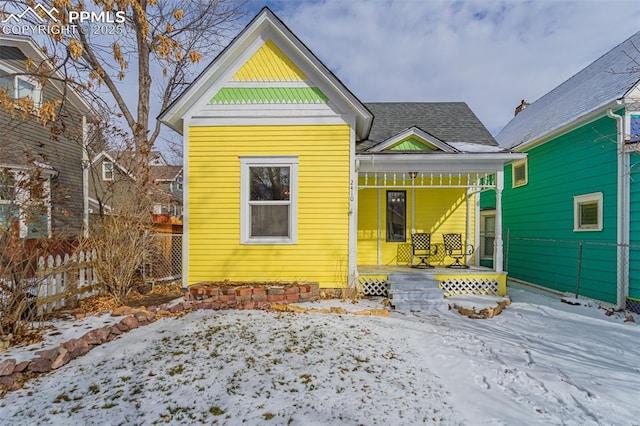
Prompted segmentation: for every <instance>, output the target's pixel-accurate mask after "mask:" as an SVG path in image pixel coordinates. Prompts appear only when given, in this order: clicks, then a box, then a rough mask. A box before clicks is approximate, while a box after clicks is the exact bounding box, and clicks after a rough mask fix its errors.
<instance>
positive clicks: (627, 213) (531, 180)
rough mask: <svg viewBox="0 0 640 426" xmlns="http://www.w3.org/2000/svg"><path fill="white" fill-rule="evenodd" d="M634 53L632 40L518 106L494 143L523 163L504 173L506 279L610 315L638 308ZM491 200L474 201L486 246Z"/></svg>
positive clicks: (639, 110)
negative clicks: (570, 296)
mask: <svg viewBox="0 0 640 426" xmlns="http://www.w3.org/2000/svg"><path fill="white" fill-rule="evenodd" d="M636 46H640V32H638V33H636V34H634V35H633V36H631V37H630V38H629V39H628V40H626V41H624V42H622V43H621V44H620V45H618V46H616V47H615V48H613V49H612V50H610V51H609V52H607V53H606V54H604V55H603V56H602V57H600V58H599V59H597V60H596V61H595V62H593V63H592V64H591V65H589V66H587V67H586V68H585V69H583V70H582V71H580V72H578V73H577V74H576V75H574V76H573V77H571V78H570V79H568V80H567V81H565V82H564V83H562V84H561V85H559V86H558V87H556V88H555V89H553V90H552V91H550V92H549V93H547V94H546V95H544V96H543V97H541V98H540V99H538V100H537V101H535V102H533V103H532V104H531V105H527V104H526V103H524V101H523V105H521V106H520V107H518V108H517V109H516V116H515V117H514V118H513V119H512V120H511V121H510V122H509V123H508V124H507V125H506V126H505V127H504V129H502V130H501V131H500V133H499V134H498V135H497V136H496V139H497V140H498V143H499V144H500V145H501V146H502V147H504V148H509V149H512V150H513V151H515V152H522V153H527V158H526V159H524V160H520V161H517V162H514V163H512V164H509V165H507V166H506V167H505V173H504V176H505V182H504V192H503V194H502V201H503V207H504V210H503V228H502V229H503V239H504V242H505V243H504V244H505V258H504V262H505V265H504V266H505V269H506V270H507V271H508V272H509V276H510V278H512V279H515V280H520V281H524V282H528V283H532V284H536V285H539V286H542V287H545V288H549V289H553V290H557V291H560V292H572V293H573V292H577V293H579V294H580V295H581V296H586V297H590V298H594V299H597V300H601V301H605V302H609V303H612V304H615V305H617V306H618V307H625V306H627V307H629V308H632V309H636V308H638V305H640V303H639V302H640V164H639V163H640V156H639V155H638V152H639V151H640V71H639V70H638V66H637V60H638V59H640V52H639V51H638V49H637V47H636ZM494 198H495V197H494V194H493V193H486V194H483V199H482V200H481V209H482V210H481V212H482V215H481V216H482V219H481V220H482V223H481V232H482V233H483V234H482V235H483V236H484V238H485V240H486V241H487V242H489V243H490V241H491V232H492V231H491V229H492V222H491V221H492V207H493V206H494V201H493V199H494ZM485 245H489V246H490V244H485ZM481 256H482V253H481ZM483 257H484V258H485V260H484V262H489V260H488V258H489V257H490V256H489V255H488V254H486V255H485V256H483Z"/></svg>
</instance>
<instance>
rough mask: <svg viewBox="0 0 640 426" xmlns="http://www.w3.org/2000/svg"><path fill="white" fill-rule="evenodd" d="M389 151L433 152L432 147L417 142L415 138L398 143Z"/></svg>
mask: <svg viewBox="0 0 640 426" xmlns="http://www.w3.org/2000/svg"><path fill="white" fill-rule="evenodd" d="M388 150H389V151H433V147H431V146H430V145H427V144H425V143H424V142H421V141H419V140H418V139H416V138H408V139H405V140H403V141H400V142H398V143H397V144H395V145H393V146H392V147H390V148H388Z"/></svg>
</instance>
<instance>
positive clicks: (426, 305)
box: [392, 299, 444, 311]
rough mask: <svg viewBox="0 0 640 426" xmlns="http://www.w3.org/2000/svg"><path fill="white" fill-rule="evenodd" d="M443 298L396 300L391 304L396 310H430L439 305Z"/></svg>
mask: <svg viewBox="0 0 640 426" xmlns="http://www.w3.org/2000/svg"><path fill="white" fill-rule="evenodd" d="M442 303H444V302H443V299H428V300H413V301H410V302H397V303H396V304H395V305H392V306H393V307H394V308H395V310H396V311H431V310H433V309H434V308H436V307H437V306H440V305H441V304H442Z"/></svg>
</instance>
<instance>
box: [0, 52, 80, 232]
mask: <svg viewBox="0 0 640 426" xmlns="http://www.w3.org/2000/svg"><path fill="white" fill-rule="evenodd" d="M1 61H2V63H4V64H8V65H9V66H11V67H13V68H17V69H20V70H24V69H25V68H24V61H23V60H6V59H5V60H1ZM61 98H62V94H61V93H60V91H59V90H58V89H57V88H56V87H54V86H53V85H52V84H45V85H44V87H43V89H42V99H43V101H53V100H60V99H61ZM0 129H2V132H1V133H0V158H1V161H0V162H2V163H4V164H27V163H31V162H33V161H35V162H38V163H44V164H47V165H49V166H51V167H52V168H53V169H54V170H55V171H56V172H57V176H56V177H54V178H52V179H51V205H52V214H51V230H52V233H53V234H54V235H61V236H64V237H75V236H78V235H79V234H80V233H81V229H82V223H83V221H82V219H83V210H84V207H83V206H84V204H83V192H82V165H81V159H82V153H83V147H82V136H83V131H82V115H81V114H80V112H79V111H78V109H77V108H75V107H74V106H73V105H72V104H71V103H70V102H65V103H63V104H62V106H61V110H60V111H59V112H58V116H57V118H56V120H55V121H54V122H52V123H49V124H47V125H46V126H44V125H43V124H42V123H40V122H39V121H38V120H37V117H34V116H28V117H23V111H22V110H20V109H16V110H15V111H14V114H12V113H11V111H8V110H6V109H4V108H0Z"/></svg>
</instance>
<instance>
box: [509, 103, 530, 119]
mask: <svg viewBox="0 0 640 426" xmlns="http://www.w3.org/2000/svg"><path fill="white" fill-rule="evenodd" d="M529 105H531V104H530V103H529V102H527V101H525V100H524V99H523V100H522V102H520V105H518V106H517V107H516V111H515V114H514V115H513V116H514V117H515V116H516V115H518V114H520V113H521V112H522V111H523V110H524V109H525V108H526V107H528V106H529Z"/></svg>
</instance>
